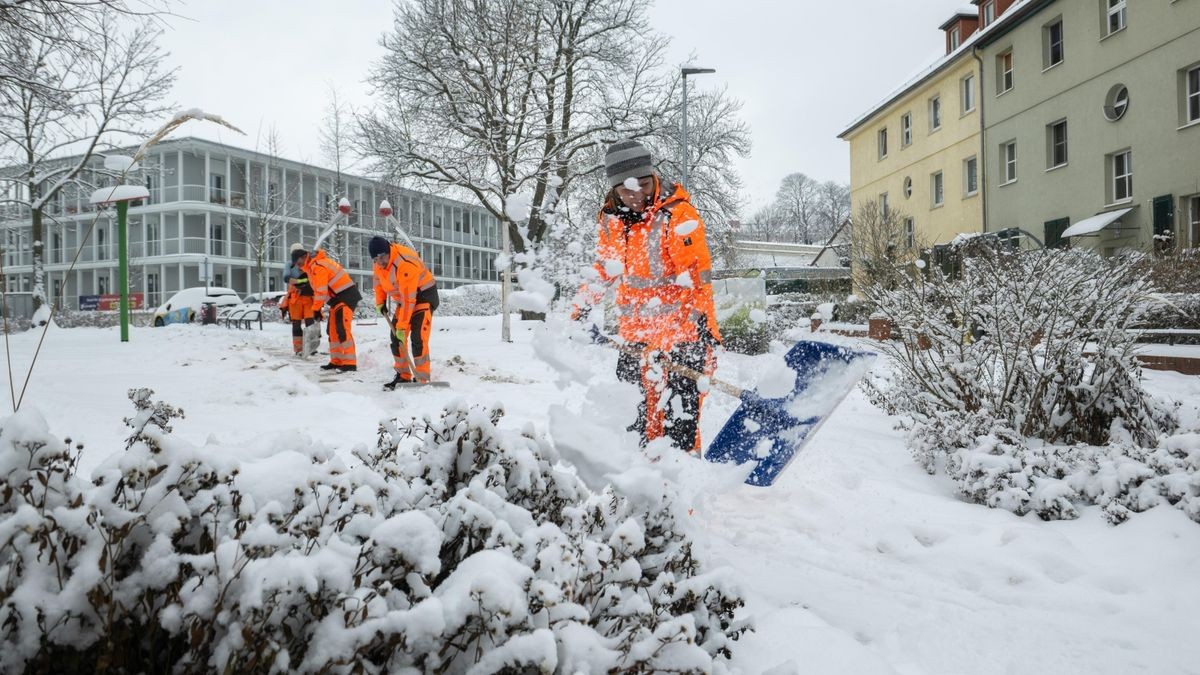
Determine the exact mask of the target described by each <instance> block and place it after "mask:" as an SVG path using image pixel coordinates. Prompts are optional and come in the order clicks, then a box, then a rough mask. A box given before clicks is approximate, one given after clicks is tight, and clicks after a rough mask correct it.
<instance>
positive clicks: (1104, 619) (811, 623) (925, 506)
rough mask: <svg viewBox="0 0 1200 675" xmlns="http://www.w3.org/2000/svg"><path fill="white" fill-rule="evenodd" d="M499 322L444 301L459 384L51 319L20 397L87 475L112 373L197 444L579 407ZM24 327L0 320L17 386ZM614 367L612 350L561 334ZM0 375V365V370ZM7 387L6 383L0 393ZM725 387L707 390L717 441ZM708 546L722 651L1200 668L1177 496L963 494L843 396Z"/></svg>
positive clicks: (437, 349) (906, 667)
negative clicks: (1018, 501)
mask: <svg viewBox="0 0 1200 675" xmlns="http://www.w3.org/2000/svg"><path fill="white" fill-rule="evenodd" d="M513 326H514V337H515V342H514V343H513V344H502V343H501V342H500V341H499V339H498V327H499V319H498V318H496V317H488V318H478V319H475V318H462V319H439V320H438V321H437V323H436V324H435V333H434V336H433V340H432V344H433V357H434V370H435V373H436V375H437V377H438V378H439V379H446V380H448V381H449V382H450V383H451V384H452V385H453V387H452V388H451V389H443V390H430V389H421V390H408V391H397V392H384V391H382V390H381V385H382V383H383V382H385V381H387V380H388V379H390V377H391V372H390V363H391V357H390V355H389V354H388V350H387V341H386V332H385V331H384V330H383V329H380V328H377V327H371V326H363V327H360V328H358V329H357V333H358V334H357V336H356V337H357V338H358V344H359V368H360V372H359V373H357V374H355V375H354V376H352V377H347V378H345V380H344V381H338V382H334V383H322V382H319V381H318V379H319V378H317V377H316V373H317V366H319V365H320V364H321V363H322V362H323V358H322V357H318V358H316V359H313V360H311V361H307V362H305V361H300V360H298V359H294V357H292V356H291V355H290V348H289V338H288V335H287V330H286V327H285V326H283V325H282V324H273V325H270V326H268V329H267V330H266V331H263V332H261V333H260V332H258V331H253V332H242V331H231V330H227V329H225V328H220V327H212V326H209V327H196V326H169V327H167V328H161V329H149V328H146V329H135V330H134V331H133V335H132V342H131V343H130V344H127V345H121V344H120V343H119V341H118V337H117V332H116V331H115V330H95V329H74V330H52V331H51V334H50V335H49V336H48V339H47V343H46V345H45V347H44V348H43V351H42V355H41V357H40V359H41V362H40V363H39V365H38V367H37V371H36V372H35V374H34V378H33V383H32V385H31V387H30V391H29V393H28V394H27V397H26V404H27V405H33V406H35V407H37V408H38V409H39V410H40V411H41V412H42V413H43V414H44V415H45V416H46V418H47V419H48V421H49V423H50V425H51V429H52V430H53V432H54V433H56V434H58V435H60V436H70V437H71V438H72V439H76V440H80V441H83V442H84V443H85V444H86V446H87V450H86V454H85V458H84V467H83V469H84V471H87V470H89V468H90V467H92V466H95V465H96V464H97V463H99V462H100V461H101V460H102V459H104V457H105V456H107V455H108V454H110V453H111V452H114V451H116V450H118V449H119V448H120V447H121V446H122V439H123V438H124V436H125V435H126V429H125V427H124V426H123V425H122V422H121V418H122V417H124V416H126V415H128V414H129V413H130V411H131V410H132V408H131V406H130V405H129V402H128V400H127V399H126V397H125V391H126V390H127V389H129V388H131V387H135V386H150V387H152V388H153V389H155V391H156V394H157V397H158V398H160V399H162V400H165V401H167V402H170V403H172V404H175V405H178V406H180V407H182V408H183V409H184V410H185V411H186V413H187V418H186V419H184V420H180V421H179V422H178V423H177V424H176V425H175V427H176V431H175V433H176V434H177V435H179V436H181V437H183V438H186V439H188V440H189V441H191V442H194V443H198V444H203V443H205V442H206V440H208V439H210V438H211V439H214V440H215V441H217V442H220V443H221V444H224V445H234V446H239V447H245V448H246V449H247V450H246V451H247V455H248V456H256V455H261V450H260V451H258V452H255V448H261V447H263V446H266V447H275V448H279V447H283V445H284V444H285V443H286V439H287V437H288V435H289V434H292V433H296V432H302V433H306V434H308V435H310V436H312V437H313V438H315V439H318V440H320V441H323V442H324V443H327V444H328V445H330V446H331V447H335V448H337V449H338V450H339V451H342V452H345V453H346V456H349V453H348V451H349V450H351V449H352V448H353V447H354V446H355V445H357V444H370V443H373V442H374V430H375V428H376V424H377V422H378V421H379V420H380V419H383V418H385V417H392V416H401V417H404V416H419V415H421V414H423V413H425V412H433V411H436V410H438V409H439V408H440V407H441V406H442V405H443V404H444V403H445V402H446V401H448V400H451V399H453V398H457V397H466V398H467V399H468V400H470V401H471V402H475V403H481V404H490V403H493V402H496V401H500V402H502V403H503V405H504V407H505V409H506V410H507V416H506V418H505V421H504V425H506V426H509V427H512V428H520V427H522V426H524V425H526V424H529V423H532V424H534V425H535V426H536V427H537V428H538V429H539V430H543V431H544V430H545V429H546V428H547V425H548V419H547V410H548V408H549V407H550V406H552V405H558V404H566V405H567V406H568V407H569V408H572V409H578V408H579V406H580V405H581V401H582V400H583V397H584V394H585V390H584V388H583V387H582V386H581V385H578V384H576V385H572V386H570V387H568V388H567V389H565V390H564V389H559V388H558V387H557V386H556V385H555V383H554V382H555V379H556V376H557V374H556V373H555V372H554V371H553V370H552V369H551V368H550V367H549V366H547V365H546V364H545V363H543V362H542V361H541V360H539V359H538V358H537V357H535V356H534V350H533V348H532V347H531V345H530V340H531V338H530V335H531V330H532V329H533V328H534V327H535V326H536V324H534V325H530V324H524V323H520V322H514V324H513ZM36 337H37V336H36V335H35V334H33V333H25V334H20V335H16V336H13V337H12V338H11V346H12V349H13V350H14V354H15V359H14V369H15V372H14V379H15V380H16V385H17V386H18V387H19V386H20V383H21V381H22V380H23V379H24V367H25V365H26V364H28V360H29V357H30V356H31V354H32V353H33V349H34V347H35V344H36ZM572 352H573V353H574V354H575V355H576V356H579V357H580V358H583V359H585V360H587V359H590V360H591V361H593V362H594V366H595V372H596V373H600V374H601V376H602V377H605V376H606V375H604V374H606V373H611V364H610V363H609V360H610V359H611V355H609V354H606V353H605V352H603V351H602V350H600V349H599V348H590V347H587V348H581V349H573V350H572ZM757 365H758V364H757V362H756V360H755V359H751V358H747V357H737V356H729V357H727V358H725V359H724V360H723V362H722V367H721V375H722V376H724V377H726V378H727V379H731V380H734V381H738V382H748V381H750V380H751V379H752V378H753V376H754V374H755V373H756V372H758V371H757V370H756V366H757ZM2 377H3V378H4V383H5V384H8V375H7V374H6V373H5V374H4V375H2ZM1150 378H1151V382H1152V384H1153V386H1154V388H1155V390H1156V391H1160V392H1164V393H1167V394H1169V395H1171V396H1173V397H1175V398H1179V399H1184V400H1187V401H1189V403H1188V404H1187V405H1188V407H1187V408H1186V409H1185V411H1184V420H1185V422H1186V423H1188V424H1191V425H1195V424H1196V423H1197V421H1198V418H1200V414H1198V413H1197V409H1196V403H1195V402H1196V401H1200V378H1187V377H1184V376H1178V375H1174V374H1170V373H1153V374H1151V375H1150ZM8 389H9V388H8V387H7V386H5V387H3V389H2V390H0V392H2V393H3V395H4V396H5V397H6V398H7V396H8ZM732 406H733V402H731V401H730V400H729V399H723V398H722V397H720V396H719V395H713V396H710V397H709V399H708V401H707V402H706V405H705V418H704V430H705V434H706V437H709V438H711V436H712V435H713V433H714V432H715V431H716V429H717V428H719V427H720V425H721V423H722V422H723V420H724V417H725V416H727V415H728V413H729V412H730V411H731V410H732ZM695 518H696V524H697V525H698V526H699V528H700V529H702V530H703V532H704V533H705V536H706V541H705V542H704V544H705V547H706V551H707V555H708V556H709V557H710V558H711V559H712V560H713V561H714V562H716V563H717V564H722V565H729V566H730V567H732V568H734V570H735V571H736V573H737V574H738V576H739V577H740V578H741V579H742V580H743V583H744V584H745V588H746V590H747V593H748V599H749V602H750V609H751V610H752V611H753V612H754V613H755V615H756V619H757V624H758V632H757V634H756V635H754V636H751V637H750V638H748V639H747V640H746V642H745V644H744V646H743V647H742V649H741V650H740V652H739V659H738V662H737V665H738V666H739V667H740V668H741V670H742V671H743V672H745V673H759V672H762V671H764V670H766V669H769V668H773V667H775V666H778V665H781V664H785V663H786V662H788V661H789V660H790V661H792V662H793V663H794V664H795V666H796V668H797V672H814V673H901V674H904V675H910V674H911V675H915V674H926V673H930V674H932V673H946V674H950V673H1002V674H1007V673H1018V672H1019V673H1140V672H1144V673H1197V672H1200V645H1198V644H1197V641H1195V640H1194V634H1195V632H1196V628H1197V625H1198V623H1200V622H1198V621H1197V619H1196V618H1195V611H1196V610H1195V608H1196V607H1197V606H1200V575H1198V574H1196V562H1197V561H1198V560H1200V526H1197V525H1196V524H1194V523H1192V522H1190V521H1188V520H1187V519H1186V518H1185V517H1184V516H1183V515H1182V514H1181V513H1179V512H1177V511H1174V510H1171V509H1158V510H1156V511H1152V512H1150V513H1147V514H1142V515H1139V516H1136V517H1135V518H1133V520H1132V521H1131V522H1129V523H1127V524H1125V525H1122V526H1121V527H1118V528H1112V527H1110V526H1108V525H1106V524H1104V523H1103V522H1102V521H1101V519H1100V518H1099V515H1098V513H1097V511H1096V510H1095V509H1087V510H1085V514H1084V517H1083V518H1082V519H1081V520H1079V521H1075V522H1059V523H1043V522H1041V521H1039V520H1037V519H1036V518H1018V517H1016V516H1013V515H1011V514H1009V513H1007V512H1001V511H993V510H988V509H985V508H981V507H978V506H972V505H968V504H964V503H962V502H960V501H959V500H958V499H956V498H955V496H954V494H953V491H952V489H951V487H950V485H949V483H947V482H946V481H943V480H942V479H940V478H933V477H930V476H928V475H926V474H925V473H924V472H923V471H921V470H920V469H919V468H918V467H917V466H916V464H915V463H914V462H913V461H912V460H911V459H910V458H909V456H908V454H907V452H906V451H905V450H904V448H903V443H902V439H901V435H900V432H897V431H895V430H893V429H892V428H891V422H890V420H889V419H888V418H887V417H886V416H884V415H883V414H882V413H880V412H879V411H877V410H875V409H874V408H872V407H871V406H870V405H869V404H868V403H867V402H866V401H865V400H863V398H862V397H861V396H859V395H858V394H857V393H855V394H852V395H851V396H850V397H849V398H848V399H847V400H846V402H845V403H844V404H843V405H842V406H841V407H840V408H839V409H838V411H837V412H836V413H835V414H834V416H833V417H832V418H831V419H830V421H829V422H828V423H827V424H826V425H825V426H824V427H823V429H822V431H821V432H820V434H818V436H817V437H816V438H815V440H814V442H813V443H812V444H811V445H810V446H809V448H808V449H807V450H806V452H805V453H804V454H803V455H802V456H801V457H799V458H798V459H797V460H796V462H795V463H794V464H793V465H792V466H791V467H790V468H789V469H788V471H787V473H785V475H784V477H783V478H782V479H781V481H780V482H779V483H778V484H777V485H776V486H775V487H774V488H771V489H758V488H750V487H744V486H743V487H738V488H735V489H733V490H732V491H727V492H725V493H722V494H718V495H713V496H712V498H711V499H710V500H708V501H707V502H706V503H704V504H702V505H700V506H699V508H698V510H697V512H696V517H695Z"/></svg>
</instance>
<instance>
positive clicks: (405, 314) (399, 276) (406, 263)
mask: <svg viewBox="0 0 1200 675" xmlns="http://www.w3.org/2000/svg"><path fill="white" fill-rule="evenodd" d="M373 269H374V271H375V305H376V306H379V305H382V304H383V303H384V301H385V300H386V299H388V298H391V300H392V302H393V303H395V304H396V314H395V320H396V325H397V326H405V327H407V326H408V323H409V320H410V319H412V314H413V310H414V309H415V308H416V306H417V293H418V292H420V291H426V290H429V289H430V288H433V287H434V286H435V285H436V284H437V280H436V279H434V277H433V273H432V272H430V271H429V268H427V267H425V263H423V262H421V256H420V255H418V254H417V252H416V251H414V250H412V249H411V248H409V247H407V246H404V245H401V244H392V249H391V253H390V255H389V257H388V262H387V266H386V267H383V268H380V267H379V266H378V265H375V266H374V268H373Z"/></svg>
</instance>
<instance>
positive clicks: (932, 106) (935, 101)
mask: <svg viewBox="0 0 1200 675" xmlns="http://www.w3.org/2000/svg"><path fill="white" fill-rule="evenodd" d="M941 128H942V98H941V97H940V96H934V97H933V98H931V99H929V130H930V131H937V130H938V129H941Z"/></svg>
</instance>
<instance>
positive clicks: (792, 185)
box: [775, 173, 821, 244]
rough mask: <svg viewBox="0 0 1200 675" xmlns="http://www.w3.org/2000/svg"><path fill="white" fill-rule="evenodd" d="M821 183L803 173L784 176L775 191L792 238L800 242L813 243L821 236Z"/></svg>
mask: <svg viewBox="0 0 1200 675" xmlns="http://www.w3.org/2000/svg"><path fill="white" fill-rule="evenodd" d="M820 202H821V189H820V183H818V182H817V181H815V180H813V179H811V178H809V177H808V176H806V175H804V174H802V173H793V174H789V175H787V176H786V177H784V179H783V182H782V183H780V185H779V191H778V192H776V193H775V203H776V204H777V205H778V206H779V209H780V210H781V212H782V215H783V217H784V219H785V220H786V221H787V224H788V226H789V227H790V228H791V229H792V232H793V235H792V237H793V238H792V240H793V241H795V242H797V243H800V244H811V243H813V242H814V241H815V240H816V239H818V238H820V232H818V221H819V218H820V212H821V207H820Z"/></svg>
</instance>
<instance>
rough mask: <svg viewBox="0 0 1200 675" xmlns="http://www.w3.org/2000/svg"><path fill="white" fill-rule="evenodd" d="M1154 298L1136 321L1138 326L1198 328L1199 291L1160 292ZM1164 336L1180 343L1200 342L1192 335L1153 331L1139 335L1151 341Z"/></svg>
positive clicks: (1199, 326) (1144, 339)
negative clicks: (1143, 314)
mask: <svg viewBox="0 0 1200 675" xmlns="http://www.w3.org/2000/svg"><path fill="white" fill-rule="evenodd" d="M1154 299H1155V302H1154V303H1153V304H1152V305H1151V307H1150V308H1149V310H1148V311H1147V312H1146V315H1145V316H1144V317H1142V320H1141V321H1140V322H1138V328H1148V329H1159V330H1161V329H1178V328H1182V329H1187V330H1200V293H1160V294H1158V295H1156V296H1155V298H1154ZM1164 337H1169V338H1170V339H1171V340H1172V341H1175V342H1179V343H1182V344H1196V343H1197V342H1200V340H1198V339H1197V338H1196V337H1194V336H1188V335H1179V334H1174V335H1169V336H1166V335H1156V334H1153V333H1150V334H1143V335H1141V340H1142V341H1144V342H1151V341H1155V340H1162V339H1163V338H1164Z"/></svg>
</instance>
